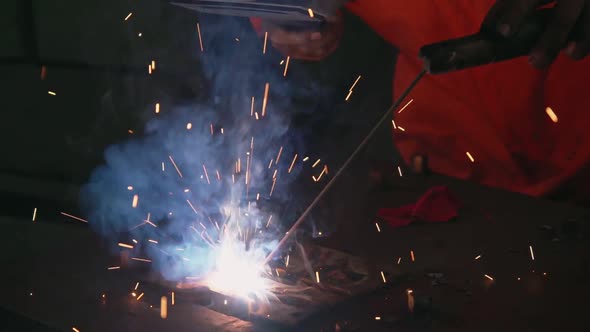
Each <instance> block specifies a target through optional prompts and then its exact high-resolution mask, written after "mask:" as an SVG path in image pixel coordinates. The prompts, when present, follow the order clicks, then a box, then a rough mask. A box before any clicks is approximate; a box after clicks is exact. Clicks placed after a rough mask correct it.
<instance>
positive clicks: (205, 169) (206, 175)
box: [203, 164, 211, 184]
mask: <svg viewBox="0 0 590 332" xmlns="http://www.w3.org/2000/svg"><path fill="white" fill-rule="evenodd" d="M203 170H204V171H205V178H206V179H207V184H211V182H210V181H209V174H207V168H206V167H205V164H203Z"/></svg>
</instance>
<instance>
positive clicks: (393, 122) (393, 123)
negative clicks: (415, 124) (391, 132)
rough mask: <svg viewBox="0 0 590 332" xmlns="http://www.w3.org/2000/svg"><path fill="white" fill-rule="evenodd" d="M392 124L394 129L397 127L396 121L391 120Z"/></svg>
mask: <svg viewBox="0 0 590 332" xmlns="http://www.w3.org/2000/svg"><path fill="white" fill-rule="evenodd" d="M391 124H392V125H393V129H397V126H396V125H395V121H393V120H391Z"/></svg>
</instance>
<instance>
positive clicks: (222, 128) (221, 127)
mask: <svg viewBox="0 0 590 332" xmlns="http://www.w3.org/2000/svg"><path fill="white" fill-rule="evenodd" d="M220 131H221V135H223V127H221V129H220Z"/></svg>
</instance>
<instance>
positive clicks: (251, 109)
mask: <svg viewBox="0 0 590 332" xmlns="http://www.w3.org/2000/svg"><path fill="white" fill-rule="evenodd" d="M250 116H254V96H252V102H250Z"/></svg>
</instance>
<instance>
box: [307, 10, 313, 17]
mask: <svg viewBox="0 0 590 332" xmlns="http://www.w3.org/2000/svg"><path fill="white" fill-rule="evenodd" d="M307 13H308V14H309V17H311V18H313V10H311V8H307Z"/></svg>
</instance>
